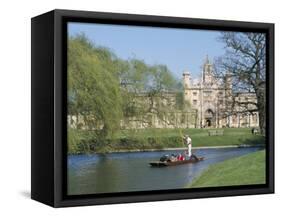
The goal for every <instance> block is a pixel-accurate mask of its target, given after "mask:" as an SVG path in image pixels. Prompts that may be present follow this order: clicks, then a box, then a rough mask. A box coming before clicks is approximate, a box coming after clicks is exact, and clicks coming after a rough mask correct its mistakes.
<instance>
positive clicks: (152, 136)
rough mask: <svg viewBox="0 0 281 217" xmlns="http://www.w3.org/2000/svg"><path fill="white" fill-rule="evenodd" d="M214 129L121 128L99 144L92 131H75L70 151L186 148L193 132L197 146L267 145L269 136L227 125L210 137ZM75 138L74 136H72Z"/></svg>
mask: <svg viewBox="0 0 281 217" xmlns="http://www.w3.org/2000/svg"><path fill="white" fill-rule="evenodd" d="M209 130H212V129H153V128H151V129H138V130H120V131H118V132H116V133H115V134H114V135H113V136H112V137H110V138H108V141H106V143H103V144H101V145H100V144H99V143H98V142H97V140H96V138H95V133H93V132H92V131H83V130H82V131H77V132H76V131H75V132H74V133H73V134H72V135H74V136H70V137H69V142H68V144H69V146H68V147H69V153H70V154H79V153H91V152H99V153H106V152H115V151H143V150H149V149H156V150H163V149H165V148H182V147H185V145H184V143H183V140H182V136H183V135H185V134H189V135H190V137H191V139H192V145H193V147H207V146H229V145H240V144H248V145H256V144H265V137H264V136H262V135H252V133H251V129H250V128H224V129H220V130H223V131H224V134H223V135H219V136H209V134H208V131H209ZM71 138H72V139H71Z"/></svg>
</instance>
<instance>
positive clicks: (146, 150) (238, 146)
mask: <svg viewBox="0 0 281 217" xmlns="http://www.w3.org/2000/svg"><path fill="white" fill-rule="evenodd" d="M258 147H260V148H262V147H264V144H256V145H249V144H241V145H221V146H199V147H194V148H192V149H193V150H200V149H223V148H258ZM186 149H187V148H186V147H180V148H162V149H152V148H150V149H128V150H126V149H124V150H115V151H107V152H106V153H131V152H155V151H184V150H186ZM96 153H97V154H101V153H104V152H96Z"/></svg>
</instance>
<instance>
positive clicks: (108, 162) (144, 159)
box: [68, 148, 259, 195]
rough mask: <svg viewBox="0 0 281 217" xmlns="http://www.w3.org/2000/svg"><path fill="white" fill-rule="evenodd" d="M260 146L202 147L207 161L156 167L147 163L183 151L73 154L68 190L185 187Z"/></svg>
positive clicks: (112, 190)
mask: <svg viewBox="0 0 281 217" xmlns="http://www.w3.org/2000/svg"><path fill="white" fill-rule="evenodd" d="M257 150H259V148H225V149H200V150H197V151H196V155H198V156H204V157H205V158H206V160H204V161H202V162H199V163H196V164H185V165H180V166H175V167H164V168H153V167H150V166H149V164H148V162H149V161H153V160H158V159H159V157H160V156H162V155H164V154H171V153H179V152H180V151H174V152H173V151H157V152H135V153H112V154H95V155H72V156H69V157H68V193H69V194H71V195H72V194H94V193H108V192H126V191H145V190H161V189H177V188H183V187H184V186H185V185H186V184H188V183H190V182H191V181H192V180H193V179H194V178H195V177H196V176H198V175H199V174H200V173H201V172H202V171H203V170H204V169H205V168H207V167H208V166H209V165H210V164H213V163H217V162H220V161H223V160H226V159H230V158H233V157H237V156H241V155H245V154H248V153H250V152H254V151H257Z"/></svg>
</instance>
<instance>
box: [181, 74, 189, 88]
mask: <svg viewBox="0 0 281 217" xmlns="http://www.w3.org/2000/svg"><path fill="white" fill-rule="evenodd" d="M182 75H183V85H184V89H186V88H190V80H191V76H190V73H189V72H188V71H184V72H183V74H182Z"/></svg>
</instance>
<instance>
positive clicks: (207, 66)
mask: <svg viewBox="0 0 281 217" xmlns="http://www.w3.org/2000/svg"><path fill="white" fill-rule="evenodd" d="M202 73H203V82H204V83H212V81H213V65H212V64H211V62H210V61H209V58H208V55H207V56H206V60H205V62H204V64H203V72H202Z"/></svg>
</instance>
